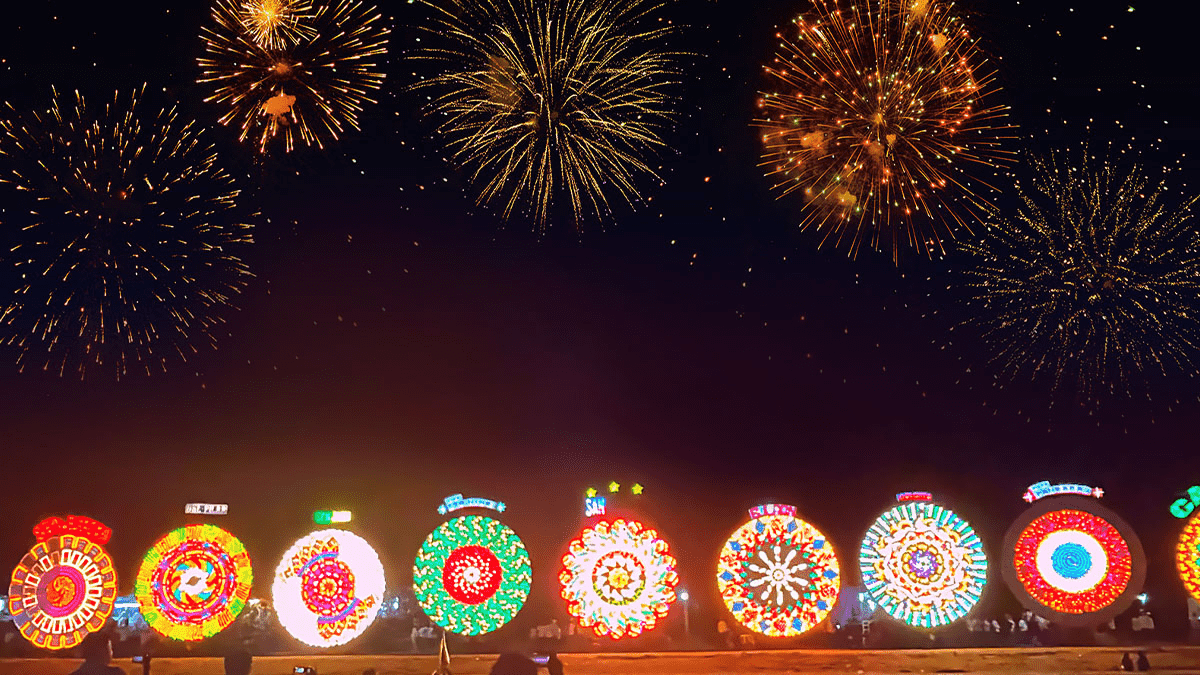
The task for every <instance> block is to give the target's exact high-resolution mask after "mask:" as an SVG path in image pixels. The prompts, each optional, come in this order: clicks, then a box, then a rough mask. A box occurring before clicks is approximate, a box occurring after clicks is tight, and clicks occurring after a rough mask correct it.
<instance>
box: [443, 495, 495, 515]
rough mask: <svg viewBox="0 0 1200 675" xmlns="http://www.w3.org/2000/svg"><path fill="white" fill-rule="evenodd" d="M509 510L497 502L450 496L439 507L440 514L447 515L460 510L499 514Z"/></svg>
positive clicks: (479, 498)
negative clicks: (488, 510)
mask: <svg viewBox="0 0 1200 675" xmlns="http://www.w3.org/2000/svg"><path fill="white" fill-rule="evenodd" d="M506 508H508V507H507V506H505V505H504V502H495V501H492V500H490V499H483V498H482V497H470V498H468V499H464V498H463V496H462V495H450V496H449V497H446V498H445V499H443V500H442V503H441V504H439V505H438V509H437V510H438V513H440V514H442V515H445V514H447V513H450V512H451V511H458V510H459V509H490V510H492V511H495V512H497V513H504V509H506Z"/></svg>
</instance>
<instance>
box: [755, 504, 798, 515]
mask: <svg viewBox="0 0 1200 675" xmlns="http://www.w3.org/2000/svg"><path fill="white" fill-rule="evenodd" d="M794 515H796V507H794V506H788V505H787V504H760V505H758V506H755V507H753V508H751V509H750V517H751V518H762V517H763V516H794Z"/></svg>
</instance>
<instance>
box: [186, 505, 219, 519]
mask: <svg viewBox="0 0 1200 675" xmlns="http://www.w3.org/2000/svg"><path fill="white" fill-rule="evenodd" d="M183 512H184V513H186V514H187V515H189V516H226V515H229V505H228V504H188V505H186V506H184V507H183Z"/></svg>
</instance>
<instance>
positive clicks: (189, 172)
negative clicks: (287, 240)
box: [0, 92, 254, 377]
mask: <svg viewBox="0 0 1200 675" xmlns="http://www.w3.org/2000/svg"><path fill="white" fill-rule="evenodd" d="M141 96H142V92H134V93H133V94H132V95H131V96H129V97H123V96H121V95H120V94H117V95H114V97H113V99H112V101H110V102H109V103H108V104H107V105H105V106H103V108H101V109H100V110H97V111H94V110H92V109H90V108H89V107H88V106H87V105H86V103H85V101H84V99H83V97H82V96H80V95H79V94H78V93H76V95H75V99H74V101H73V105H71V104H70V102H67V104H66V105H64V101H63V100H62V99H61V98H60V97H59V95H58V93H57V92H55V93H54V97H53V101H52V104H51V107H50V109H49V110H48V111H45V112H37V111H32V112H18V111H17V110H16V109H15V108H14V107H13V106H12V105H11V104H9V105H8V106H7V109H6V110H5V111H4V112H5V115H4V119H0V189H3V190H4V191H5V192H7V194H5V195H4V197H5V199H6V202H7V203H8V204H9V206H10V208H8V209H7V215H6V216H5V220H4V222H3V223H2V225H3V228H2V229H0V244H2V245H0V251H4V253H5V254H4V255H2V256H0V278H3V279H5V281H8V280H9V279H11V280H12V286H11V287H10V289H7V290H6V293H7V297H2V296H0V297H2V299H0V343H3V344H6V345H9V346H16V347H18V348H19V352H18V357H17V362H18V365H19V366H20V368H21V369H22V370H23V369H24V368H26V367H27V366H30V365H33V364H37V363H38V362H40V365H41V366H42V367H43V368H44V369H46V370H55V371H57V372H58V373H59V374H60V375H62V374H64V373H65V372H66V371H67V370H70V369H74V370H76V371H77V372H78V374H79V375H80V376H81V377H82V376H84V375H85V374H86V372H87V371H89V370H90V369H93V368H97V367H99V366H102V365H104V366H112V367H114V368H115V371H116V375H117V377H120V376H122V375H125V374H127V373H128V372H129V371H130V370H132V369H140V370H144V371H146V372H150V371H151V370H153V369H156V368H157V369H165V368H166V364H167V361H168V358H169V357H170V353H171V352H174V353H175V354H177V355H178V356H179V357H180V358H181V359H184V360H186V358H187V357H188V355H190V354H192V353H195V352H196V351H198V348H197V344H208V345H212V346H215V337H214V336H213V334H212V329H213V328H214V327H215V326H217V325H219V324H221V323H223V321H224V319H223V318H222V316H221V311H222V310H226V309H230V308H232V303H233V298H234V297H235V296H236V295H238V294H239V293H240V292H241V291H242V289H243V288H244V287H245V285H246V282H247V280H248V278H249V276H250V273H249V271H248V269H247V267H246V265H245V263H243V262H242V260H241V258H240V257H239V256H240V255H241V253H242V251H243V250H244V247H245V246H246V245H249V244H250V243H251V241H252V239H251V231H252V226H251V225H250V224H249V223H250V221H251V219H252V218H253V216H254V214H248V213H246V212H244V211H242V210H241V209H240V208H239V206H238V198H239V194H240V192H239V190H237V189H236V187H235V185H234V181H233V178H232V177H231V176H230V175H229V174H228V173H227V172H225V170H224V169H222V168H221V166H220V165H219V164H218V162H217V155H216V152H215V151H214V149H213V146H212V145H211V144H209V143H208V142H207V140H206V139H205V135H204V132H203V131H202V130H201V129H200V128H199V127H198V126H197V125H196V124H195V123H193V122H190V121H184V120H183V119H181V118H180V117H179V114H178V113H177V112H176V110H175V109H174V108H171V109H166V110H158V111H156V112H155V111H143V107H144V105H143V104H142V102H141Z"/></svg>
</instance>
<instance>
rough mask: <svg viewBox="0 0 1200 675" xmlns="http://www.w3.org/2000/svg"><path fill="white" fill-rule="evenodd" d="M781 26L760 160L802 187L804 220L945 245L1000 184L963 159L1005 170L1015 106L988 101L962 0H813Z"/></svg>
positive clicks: (783, 180) (857, 234)
mask: <svg viewBox="0 0 1200 675" xmlns="http://www.w3.org/2000/svg"><path fill="white" fill-rule="evenodd" d="M796 27H797V29H798V34H797V37H796V39H795V41H792V40H789V39H787V38H785V37H784V36H783V35H782V34H779V35H778V37H779V38H780V40H781V42H780V49H779V52H778V54H777V56H776V59H775V63H774V65H772V66H768V67H767V68H766V69H765V71H766V74H767V77H768V78H769V80H770V81H771V82H772V83H773V85H774V86H775V90H774V91H771V92H767V93H764V94H763V96H762V98H761V99H760V101H759V108H760V109H761V111H762V117H760V118H759V119H756V120H755V121H754V125H755V126H757V127H758V128H760V129H762V131H763V136H762V137H763V144H764V150H763V155H762V166H764V167H767V176H769V177H771V178H773V179H774V181H775V182H774V185H773V186H772V187H773V188H774V189H776V190H778V191H779V196H780V197H782V196H784V195H788V194H791V193H793V192H796V191H799V192H801V193H802V194H803V196H804V199H805V201H806V204H805V215H804V218H803V220H802V222H801V227H802V228H809V227H812V228H815V229H816V230H817V231H818V232H819V233H820V234H821V243H822V245H825V244H827V243H828V244H832V245H833V246H835V247H840V246H843V245H844V246H846V247H847V248H848V249H849V253H850V255H851V256H854V255H856V254H857V253H858V251H859V249H860V248H861V247H862V246H863V245H867V246H870V247H871V248H874V249H876V250H882V249H884V248H890V251H891V254H892V258H893V260H894V261H895V262H896V263H897V264H898V263H899V256H900V247H901V245H902V244H907V245H908V246H910V247H915V248H917V249H919V250H920V251H921V252H922V253H923V254H925V255H926V256H932V255H933V254H934V252H935V251H943V252H944V247H943V240H944V239H947V238H953V237H954V230H955V228H956V227H959V226H961V227H966V228H967V229H968V230H969V229H970V228H969V223H968V222H967V221H968V220H970V218H971V216H972V215H973V214H974V213H975V212H976V211H978V210H979V209H980V208H982V207H986V205H987V200H986V199H985V198H984V197H983V196H982V195H981V194H980V193H979V189H980V188H989V189H993V188H991V186H990V185H988V184H987V183H986V182H984V181H982V180H980V179H979V178H978V177H975V176H972V175H971V174H970V173H968V172H967V171H966V170H965V167H966V165H975V166H974V167H973V168H974V169H976V170H978V169H981V168H982V169H995V168H996V167H998V166H1000V165H1002V164H1004V163H1005V162H1006V159H1007V153H1006V152H1005V151H1004V149H1003V148H1002V147H1001V143H1002V141H1003V140H1004V137H1005V136H1006V134H1007V130H1008V129H1009V127H1007V126H1005V125H1004V124H1003V123H1002V119H1003V118H1004V117H1005V116H1006V115H1007V108H1006V107H1004V106H1000V105H995V104H992V103H990V102H989V100H990V98H991V96H992V94H993V93H994V91H995V90H997V89H998V87H997V86H996V84H995V82H994V78H993V75H992V72H991V71H989V70H986V69H985V66H986V61H985V59H984V57H983V55H982V53H981V51H980V49H979V47H978V45H977V42H976V40H975V39H974V38H972V37H971V35H970V33H969V31H968V29H967V27H966V26H965V25H964V23H963V22H962V21H961V19H959V18H958V17H957V16H956V15H955V13H954V4H953V3H951V2H942V1H939V0H915V1H912V0H904V1H903V2H901V0H857V1H856V2H854V3H853V4H850V6H849V7H846V8H843V7H842V6H841V5H840V4H839V3H838V2H837V1H836V0H814V8H813V11H812V12H810V13H807V14H806V15H804V16H801V17H800V18H798V19H797V20H796Z"/></svg>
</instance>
